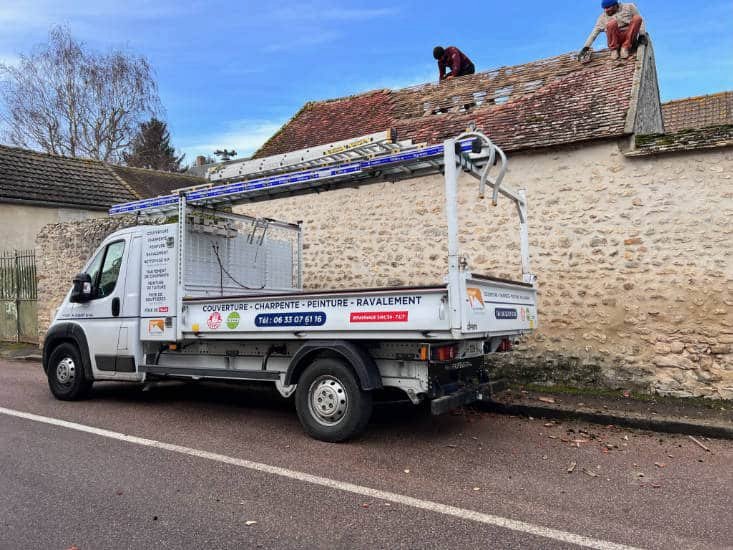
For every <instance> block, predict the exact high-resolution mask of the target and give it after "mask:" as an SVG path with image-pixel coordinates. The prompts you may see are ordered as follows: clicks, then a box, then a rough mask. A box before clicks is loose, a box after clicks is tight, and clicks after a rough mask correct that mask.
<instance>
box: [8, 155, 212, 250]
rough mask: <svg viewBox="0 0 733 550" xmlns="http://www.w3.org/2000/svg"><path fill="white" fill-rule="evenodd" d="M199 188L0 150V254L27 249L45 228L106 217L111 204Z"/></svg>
mask: <svg viewBox="0 0 733 550" xmlns="http://www.w3.org/2000/svg"><path fill="white" fill-rule="evenodd" d="M199 183H202V180H200V179H198V178H192V177H190V176H187V175H184V174H170V173H167V172H158V171H155V170H145V169H142V168H128V167H124V166H116V165H113V164H107V163H104V162H101V161H98V160H91V159H80V158H68V157H61V156H56V155H48V154H45V153H38V152H36V151H29V150H27V149H20V148H17V147H7V146H5V145H0V232H2V235H3V239H2V243H0V250H13V249H30V248H33V247H34V246H35V240H36V235H37V234H38V232H39V231H40V230H41V229H42V228H43V227H44V226H45V225H47V224H51V223H63V222H69V221H74V220H84V219H89V218H100V217H106V215H107V211H108V210H109V208H110V206H112V205H113V204H118V203H120V202H127V201H132V200H137V199H140V198H146V197H155V196H157V195H159V194H162V193H168V192H170V191H171V190H172V189H177V188H180V187H187V186H190V185H196V184H199Z"/></svg>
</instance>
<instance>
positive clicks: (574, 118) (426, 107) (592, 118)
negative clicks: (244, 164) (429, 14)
mask: <svg viewBox="0 0 733 550" xmlns="http://www.w3.org/2000/svg"><path fill="white" fill-rule="evenodd" d="M635 69H636V63H635V59H634V58H632V59H631V60H629V61H626V62H615V63H614V62H610V61H609V60H608V56H607V53H605V52H598V53H596V54H594V56H593V59H592V61H591V62H590V63H588V64H586V65H582V64H579V63H578V62H577V60H576V59H575V56H574V55H573V54H565V55H561V56H558V57H553V58H549V59H544V60H540V61H536V62H533V63H527V64H525V65H518V66H515V67H502V68H500V69H496V70H493V71H487V72H482V73H477V74H475V75H470V76H465V77H461V78H456V79H452V80H448V81H443V82H439V83H430V84H423V85H419V86H413V87H410V88H404V89H400V90H376V91H373V92H368V93H365V94H360V95H356V96H351V97H346V98H339V99H335V100H328V101H319V102H312V103H308V104H306V105H305V107H304V108H303V109H301V111H300V112H299V113H297V114H296V115H295V116H294V117H293V119H291V120H290V121H289V122H288V123H287V124H285V125H284V126H283V127H282V128H281V129H280V131H279V132H278V133H277V134H275V135H274V136H273V137H272V138H270V140H269V141H268V142H267V143H266V144H265V145H264V146H263V147H262V148H261V149H260V150H259V151H257V153H256V154H255V157H257V158H260V157H265V156H269V155H275V154H279V153H286V152H288V151H294V150H297V149H303V148H306V147H312V146H316V145H321V144H324V143H329V142H332V141H338V140H343V139H348V138H351V137H356V136H360V135H366V134H370V133H373V132H377V131H380V130H386V129H388V128H395V129H396V130H397V136H398V138H399V139H412V140H413V141H416V142H430V143H435V142H438V141H441V140H443V139H445V138H447V137H449V136H453V135H455V134H457V133H459V132H461V131H463V130H464V129H465V128H466V127H467V126H468V124H469V123H471V122H475V123H476V124H477V126H478V127H479V128H481V129H483V130H484V131H485V132H487V133H488V135H489V136H490V137H491V138H492V139H493V140H494V141H496V143H497V144H499V145H500V146H502V147H504V148H505V149H507V150H518V149H526V148H535V147H545V146H550V145H556V144H560V143H569V142H575V141H583V140H588V139H597V138H607V137H618V136H621V135H623V134H624V126H625V121H626V115H627V112H628V109H629V106H630V101H631V93H632V89H633V85H634V72H635Z"/></svg>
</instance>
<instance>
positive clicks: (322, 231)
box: [243, 45, 733, 398]
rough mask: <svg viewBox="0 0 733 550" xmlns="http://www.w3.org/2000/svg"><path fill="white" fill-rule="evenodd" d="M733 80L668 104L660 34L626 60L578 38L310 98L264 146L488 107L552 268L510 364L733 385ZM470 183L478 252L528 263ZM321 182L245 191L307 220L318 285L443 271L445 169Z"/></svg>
mask: <svg viewBox="0 0 733 550" xmlns="http://www.w3.org/2000/svg"><path fill="white" fill-rule="evenodd" d="M730 98H731V94H719V95H717V96H710V97H706V98H692V99H689V100H683V101H677V102H672V103H670V104H667V105H665V106H662V105H661V104H660V98H659V90H658V84H657V71H656V66H655V61H654V53H653V49H652V46H651V45H649V46H647V47H643V46H642V47H640V48H639V50H638V51H637V52H636V55H635V56H633V57H632V58H631V59H630V60H629V61H628V62H625V63H624V62H620V63H619V62H611V61H609V60H608V59H607V52H598V53H596V54H594V56H593V59H592V61H591V62H590V63H589V64H587V65H581V64H579V63H577V62H576V61H575V59H574V57H573V55H572V54H566V55H562V56H558V57H554V58H550V59H545V60H541V61H537V62H533V63H528V64H525V65H520V66H515V67H503V68H500V69H497V70H493V71H487V72H482V73H477V74H475V75H472V76H466V77H462V78H459V79H455V80H451V81H447V82H441V83H434V84H425V85H421V86H415V87H411V88H405V89H401V90H376V91H372V92H368V93H364V94H359V95H355V96H350V97H344V98H338V99H333V100H327V101H318V102H310V103H307V104H305V105H304V106H303V108H302V109H301V110H300V111H298V112H297V113H296V114H295V115H294V116H293V118H292V119H291V120H290V121H289V122H287V123H286V124H285V125H284V126H283V127H282V128H281V129H280V130H279V131H278V132H277V133H276V134H275V135H273V136H272V137H271V138H270V140H268V141H267V142H266V143H265V144H264V145H263V147H262V148H261V149H260V150H259V151H258V152H257V153H256V154H255V157H264V156H268V155H273V154H279V153H284V152H288V151H292V150H297V149H301V148H305V147H308V146H314V145H318V144H322V143H329V142H334V141H336V140H341V139H347V138H351V137H356V136H359V135H366V134H369V133H373V132H377V131H380V130H384V129H387V128H394V129H395V130H396V132H397V136H398V139H408V138H411V139H412V140H413V141H414V142H427V143H437V142H440V141H441V140H443V139H445V138H447V137H450V136H455V135H457V134H458V133H460V132H461V131H463V130H464V129H465V128H466V127H467V126H468V125H469V124H470V123H475V124H476V126H477V127H478V128H479V129H482V130H483V131H485V132H486V133H487V134H488V135H489V136H490V137H491V138H492V139H493V140H494V141H495V142H496V143H497V144H498V145H500V146H501V147H502V148H503V149H504V150H505V151H506V152H507V153H508V155H509V166H510V168H509V173H508V176H507V181H508V182H510V183H511V184H512V185H513V186H514V187H515V188H517V187H520V188H526V189H527V195H528V199H529V204H530V209H529V216H530V217H529V222H530V239H531V248H532V256H533V258H532V260H533V270H534V272H535V273H537V274H538V275H539V291H540V298H539V299H540V304H539V306H540V330H538V331H537V333H536V334H535V335H534V336H533V337H531V338H530V339H528V340H527V341H526V342H525V343H524V344H522V345H521V346H519V348H518V352H519V353H515V354H513V355H511V354H507V356H506V359H505V360H504V361H503V362H501V363H497V364H496V365H495V367H496V368H497V369H500V370H503V371H504V372H506V373H508V374H509V375H510V377H512V378H513V379H514V380H517V381H520V382H539V383H545V384H567V385H574V386H577V385H590V386H604V387H612V388H622V387H623V388H631V389H637V390H641V391H654V392H660V393H663V394H669V395H677V396H691V395H695V396H708V397H719V398H733V349H732V347H731V346H732V345H733V294H732V291H733V289H732V288H731V285H733V271H732V270H731V263H730V262H731V252H733V246H731V241H732V237H731V235H732V233H733V229H732V228H733V226H732V225H731V224H730V219H732V218H733V194H732V193H733V186H732V185H731V184H732V183H733V181H732V180H731V177H733V176H732V175H731V174H733V125H731V120H730ZM665 117H666V119H668V120H669V129H668V133H665ZM690 127H692V128H693V129H690ZM461 186H462V187H461V190H460V204H461V212H460V219H461V223H462V226H463V234H462V236H461V246H462V249H463V250H462V251H463V252H464V253H465V254H466V255H467V256H468V257H469V262H470V266H471V268H472V269H474V270H475V271H477V272H482V273H490V274H494V275H496V276H499V277H516V276H517V275H518V274H519V272H520V270H519V264H518V258H517V254H516V251H517V250H518V243H517V236H516V228H515V225H516V219H515V217H514V213H513V211H512V210H511V207H510V206H509V205H507V204H503V205H502V204H501V202H500V204H499V206H498V207H496V208H493V207H491V206H490V205H489V204H488V201H487V203H480V202H478V201H477V199H476V197H477V190H476V186H475V184H474V182H473V180H472V179H470V178H466V179H465V180H462V183H461ZM318 190H319V191H320V192H319V193H317V194H313V193H310V194H301V195H296V196H292V197H285V198H277V199H271V200H268V201H266V202H257V203H255V204H253V205H251V206H249V205H248V206H247V207H246V208H244V209H243V210H245V211H247V212H249V213H254V214H257V215H260V216H272V217H278V218H281V219H289V220H304V234H305V243H306V264H305V284H306V286H307V287H309V288H323V287H354V286H367V287H369V286H380V285H396V284H404V283H409V284H432V283H436V282H440V281H441V278H442V276H443V274H444V272H445V262H446V255H447V245H446V242H445V237H444V233H445V232H444V223H445V221H444V215H443V197H442V180H441V178H440V177H439V176H430V177H423V178H417V179H416V178H413V179H405V180H403V181H395V182H391V181H390V182H381V183H374V184H370V185H364V186H360V187H355V188H354V187H341V188H333V189H329V190H327V191H324V188H319V189H318Z"/></svg>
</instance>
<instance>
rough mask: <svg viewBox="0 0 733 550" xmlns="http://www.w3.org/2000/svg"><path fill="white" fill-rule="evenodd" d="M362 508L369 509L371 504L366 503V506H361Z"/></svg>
mask: <svg viewBox="0 0 733 550" xmlns="http://www.w3.org/2000/svg"><path fill="white" fill-rule="evenodd" d="M361 507H362V508H369V504H368V503H366V502H365V503H364V504H362V505H361Z"/></svg>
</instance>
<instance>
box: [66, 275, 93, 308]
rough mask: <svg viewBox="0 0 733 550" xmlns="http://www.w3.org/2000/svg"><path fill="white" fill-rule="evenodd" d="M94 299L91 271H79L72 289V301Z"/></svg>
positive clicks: (79, 301)
mask: <svg viewBox="0 0 733 550" xmlns="http://www.w3.org/2000/svg"><path fill="white" fill-rule="evenodd" d="M91 299H92V277H91V276H90V275H89V273H79V274H78V275H77V276H76V277H74V288H72V289H71V297H70V298H69V301H70V302H73V303H76V304H81V303H84V302H88V301H89V300H91Z"/></svg>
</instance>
